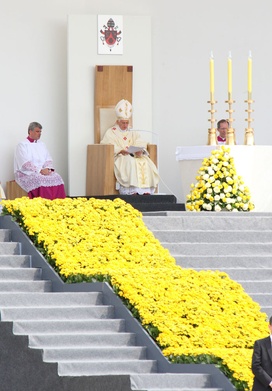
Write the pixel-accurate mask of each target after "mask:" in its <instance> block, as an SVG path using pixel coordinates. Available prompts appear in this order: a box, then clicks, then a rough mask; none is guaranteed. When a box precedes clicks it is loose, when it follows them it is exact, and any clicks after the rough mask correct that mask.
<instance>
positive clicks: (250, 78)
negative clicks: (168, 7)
mask: <svg viewBox="0 0 272 391" xmlns="http://www.w3.org/2000/svg"><path fill="white" fill-rule="evenodd" d="M247 68H248V74H247V90H248V93H249V94H251V93H252V57H251V51H250V52H249V55H248V61H247Z"/></svg>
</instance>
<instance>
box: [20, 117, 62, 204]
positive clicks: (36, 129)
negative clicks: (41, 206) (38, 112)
mask: <svg viewBox="0 0 272 391" xmlns="http://www.w3.org/2000/svg"><path fill="white" fill-rule="evenodd" d="M41 133H42V125H41V124H39V123H38V122H31V123H30V124H29V126H28V137H27V138H26V139H25V140H23V141H21V142H20V143H19V144H18V145H17V147H16V150H15V156H14V175H15V181H16V182H17V183H18V185H19V186H20V187H21V188H22V189H23V190H25V191H26V192H27V193H28V196H29V198H34V197H42V198H47V199H49V200H53V199H55V198H65V197H66V194H65V188H64V182H63V180H62V178H61V176H60V175H59V174H57V173H56V172H55V169H54V166H53V161H52V158H51V156H50V154H49V152H48V150H47V148H46V146H45V144H44V143H43V142H41V141H40V137H41Z"/></svg>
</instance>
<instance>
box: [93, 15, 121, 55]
mask: <svg viewBox="0 0 272 391" xmlns="http://www.w3.org/2000/svg"><path fill="white" fill-rule="evenodd" d="M98 53H99V54H123V17H122V16H118V15H115V16H112V15H99V16H98Z"/></svg>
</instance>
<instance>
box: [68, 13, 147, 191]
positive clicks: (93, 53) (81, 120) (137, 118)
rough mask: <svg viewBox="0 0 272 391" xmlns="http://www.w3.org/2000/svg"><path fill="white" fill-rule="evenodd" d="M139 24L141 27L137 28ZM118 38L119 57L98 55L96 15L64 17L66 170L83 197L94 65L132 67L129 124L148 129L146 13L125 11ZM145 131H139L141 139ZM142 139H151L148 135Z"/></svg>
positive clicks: (71, 184)
mask: <svg viewBox="0 0 272 391" xmlns="http://www.w3.org/2000/svg"><path fill="white" fill-rule="evenodd" d="M139 26H140V28H141V29H140V30H141V31H140V32H137V30H138V28H139ZM123 40H124V51H123V54H122V55H99V54H97V15H72V16H69V18H68V130H69V132H68V156H69V172H68V173H69V194H70V195H72V196H80V195H81V196H82V195H84V194H85V192H86V155H87V145H88V144H93V143H94V85H95V77H94V76H95V75H94V73H95V67H96V65H133V128H134V129H144V130H147V132H151V131H152V82H151V81H152V55H151V48H152V47H151V23H150V17H148V16H130V15H125V16H124V17H123ZM138 97H141V99H139V98H138ZM116 103H117V102H116ZM150 134H151V133H143V137H145V138H146V136H150ZM79 135H80V137H79ZM147 140H148V141H152V138H151V140H150V138H147ZM154 142H155V140H154ZM78 167H81V170H78Z"/></svg>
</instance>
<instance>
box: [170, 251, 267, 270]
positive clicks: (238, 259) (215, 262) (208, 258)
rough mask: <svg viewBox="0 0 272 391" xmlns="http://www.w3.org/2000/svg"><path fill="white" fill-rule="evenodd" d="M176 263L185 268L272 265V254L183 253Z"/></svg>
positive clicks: (261, 266)
mask: <svg viewBox="0 0 272 391" xmlns="http://www.w3.org/2000/svg"><path fill="white" fill-rule="evenodd" d="M175 259H176V263H177V265H180V266H182V267H185V268H193V269H195V268H201V267H203V268H207V269H209V268H219V269H220V268H221V267H222V266H225V267H232V266H237V267H259V268H263V267H264V268H267V267H270V266H271V265H272V255H260V256H259V255H239V254H236V255H183V256H179V255H178V256H176V257H175Z"/></svg>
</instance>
